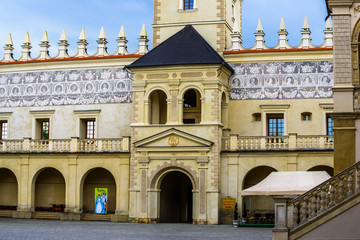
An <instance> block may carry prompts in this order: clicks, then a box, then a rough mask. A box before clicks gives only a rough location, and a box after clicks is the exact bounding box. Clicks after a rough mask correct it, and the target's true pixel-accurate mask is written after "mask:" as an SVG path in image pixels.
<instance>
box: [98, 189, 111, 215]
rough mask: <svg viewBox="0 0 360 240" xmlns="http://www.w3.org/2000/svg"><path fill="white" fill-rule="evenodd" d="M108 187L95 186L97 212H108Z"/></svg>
mask: <svg viewBox="0 0 360 240" xmlns="http://www.w3.org/2000/svg"><path fill="white" fill-rule="evenodd" d="M107 198H108V189H107V188H95V214H107Z"/></svg>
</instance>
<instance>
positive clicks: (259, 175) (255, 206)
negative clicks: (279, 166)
mask: <svg viewBox="0 0 360 240" xmlns="http://www.w3.org/2000/svg"><path fill="white" fill-rule="evenodd" d="M272 172H276V169H274V168H272V167H268V166H260V167H256V168H253V169H252V170H250V171H249V172H248V173H247V174H246V176H245V178H244V181H243V189H247V188H250V187H252V186H254V185H256V184H258V183H259V182H261V181H262V180H264V179H265V178H266V177H267V176H269V175H270V173H272ZM274 204H275V202H274V200H273V198H272V196H245V197H243V215H242V217H243V219H247V221H249V222H252V223H273V222H274Z"/></svg>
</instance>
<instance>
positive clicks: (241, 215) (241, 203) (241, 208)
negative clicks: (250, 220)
mask: <svg viewBox="0 0 360 240" xmlns="http://www.w3.org/2000/svg"><path fill="white" fill-rule="evenodd" d="M243 197H244V196H241V199H240V224H242V217H243Z"/></svg>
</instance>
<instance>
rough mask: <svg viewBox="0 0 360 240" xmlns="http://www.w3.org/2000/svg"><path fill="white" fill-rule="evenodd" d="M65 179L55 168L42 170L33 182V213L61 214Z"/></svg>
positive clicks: (63, 205)
mask: <svg viewBox="0 0 360 240" xmlns="http://www.w3.org/2000/svg"><path fill="white" fill-rule="evenodd" d="M64 208H65V179H64V177H63V175H62V174H61V173H60V172H59V171H58V170H56V169H55V168H45V169H43V170H42V171H41V172H40V173H39V175H38V176H37V178H36V181H35V211H39V212H41V211H46V212H63V211H64Z"/></svg>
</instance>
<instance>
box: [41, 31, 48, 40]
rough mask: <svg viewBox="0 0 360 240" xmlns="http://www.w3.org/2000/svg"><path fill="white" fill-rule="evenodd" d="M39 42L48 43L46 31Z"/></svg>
mask: <svg viewBox="0 0 360 240" xmlns="http://www.w3.org/2000/svg"><path fill="white" fill-rule="evenodd" d="M41 42H42V43H45V42H46V43H48V42H49V37H48V34H47V31H45V32H44V35H43V37H42V39H41Z"/></svg>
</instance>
